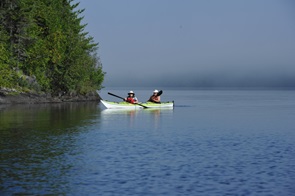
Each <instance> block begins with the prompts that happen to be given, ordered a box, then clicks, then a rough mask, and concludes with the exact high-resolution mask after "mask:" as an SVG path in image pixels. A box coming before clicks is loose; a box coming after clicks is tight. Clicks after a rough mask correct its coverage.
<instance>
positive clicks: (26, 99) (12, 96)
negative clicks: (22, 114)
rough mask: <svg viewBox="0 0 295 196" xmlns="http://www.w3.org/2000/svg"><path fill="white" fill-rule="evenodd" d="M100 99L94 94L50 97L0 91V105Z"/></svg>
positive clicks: (9, 90) (6, 90)
mask: <svg viewBox="0 0 295 196" xmlns="http://www.w3.org/2000/svg"><path fill="white" fill-rule="evenodd" d="M100 99H101V98H100V96H99V95H98V94H97V93H96V92H91V93H88V94H87V95H79V94H74V93H71V94H63V93H60V94H59V95H58V96H51V95H50V94H45V93H44V94H37V93H24V92H17V91H16V90H14V89H6V88H1V89H0V104H37V103H61V102H82V101H99V100H100Z"/></svg>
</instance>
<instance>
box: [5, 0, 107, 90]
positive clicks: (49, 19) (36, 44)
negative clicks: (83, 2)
mask: <svg viewBox="0 0 295 196" xmlns="http://www.w3.org/2000/svg"><path fill="white" fill-rule="evenodd" d="M78 5H79V4H78V3H77V4H72V1H71V0H69V1H68V0H50V1H48V0H2V1H1V3H0V21H1V26H0V39H1V44H0V52H1V55H2V54H3V55H2V57H1V59H0V70H1V71H4V70H5V71H6V72H7V71H9V70H10V71H11V70H12V71H13V70H14V72H16V73H18V76H19V77H20V78H21V77H22V74H24V75H27V76H30V77H36V79H37V82H38V83H39V85H40V86H41V89H42V90H43V91H46V92H51V93H53V94H57V93H59V92H60V91H63V92H70V91H74V92H78V93H87V92H90V91H93V90H96V89H100V88H101V84H102V82H103V78H104V72H103V71H102V66H101V63H100V61H99V58H98V57H97V55H96V51H97V46H98V44H97V43H94V41H93V37H90V36H87V33H86V32H84V27H85V25H81V20H82V18H81V17H79V15H80V14H81V13H82V12H83V11H84V10H76V9H77V7H78ZM1 75H2V73H1ZM16 75H17V74H15V73H14V76H11V77H10V75H9V76H8V78H10V79H9V80H8V79H6V82H4V81H2V80H3V79H2V80H0V85H1V86H8V84H7V83H11V85H10V86H13V85H18V86H20V87H21V86H24V85H25V83H23V82H22V81H23V80H22V79H20V80H15V76H16ZM13 81H18V83H17V84H15V83H14V84H13Z"/></svg>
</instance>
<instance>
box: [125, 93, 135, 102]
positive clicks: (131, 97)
mask: <svg viewBox="0 0 295 196" xmlns="http://www.w3.org/2000/svg"><path fill="white" fill-rule="evenodd" d="M125 101H126V102H129V103H138V99H137V98H136V97H135V94H134V92H133V91H130V92H129V93H128V97H126V98H125Z"/></svg>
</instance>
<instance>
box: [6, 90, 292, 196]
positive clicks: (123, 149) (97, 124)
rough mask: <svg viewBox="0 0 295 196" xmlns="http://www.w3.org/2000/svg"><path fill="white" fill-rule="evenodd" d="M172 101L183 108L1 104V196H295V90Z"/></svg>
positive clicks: (192, 95)
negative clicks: (131, 109) (23, 195)
mask: <svg viewBox="0 0 295 196" xmlns="http://www.w3.org/2000/svg"><path fill="white" fill-rule="evenodd" d="M128 91H129V89H128ZM112 92H113V93H115V94H118V95H120V96H122V95H123V96H124V94H126V92H127V91H118V90H117V91H112ZM101 93H102V96H103V98H105V99H108V100H117V99H116V98H114V97H110V96H108V97H107V95H106V92H101ZM148 95H149V91H143V90H138V91H136V96H137V97H138V98H139V99H140V100H141V101H144V100H145V98H147V97H148ZM162 100H174V101H175V103H176V107H175V108H174V109H173V110H140V111H111V110H105V109H104V108H103V107H102V106H101V105H99V104H98V103H67V104H51V105H44V104H40V105H17V106H1V105H0V136H1V138H0V150H1V157H0V171H1V179H0V193H1V194H0V195H11V194H29V195H36V194H38V195H42V194H55V195H128V196H130V195H172V196H173V195H284V196H288V195H295V186H294V184H295V91H227V90H221V91H213V90H207V91H206V90H195V91H192V90H183V91H175V90H165V91H164V93H163V95H162Z"/></svg>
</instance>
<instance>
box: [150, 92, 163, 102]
mask: <svg viewBox="0 0 295 196" xmlns="http://www.w3.org/2000/svg"><path fill="white" fill-rule="evenodd" d="M158 93H159V91H158V90H157V89H156V90H154V92H153V95H152V96H151V97H150V99H149V100H148V101H150V102H154V103H161V98H160V96H159V95H158Z"/></svg>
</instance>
